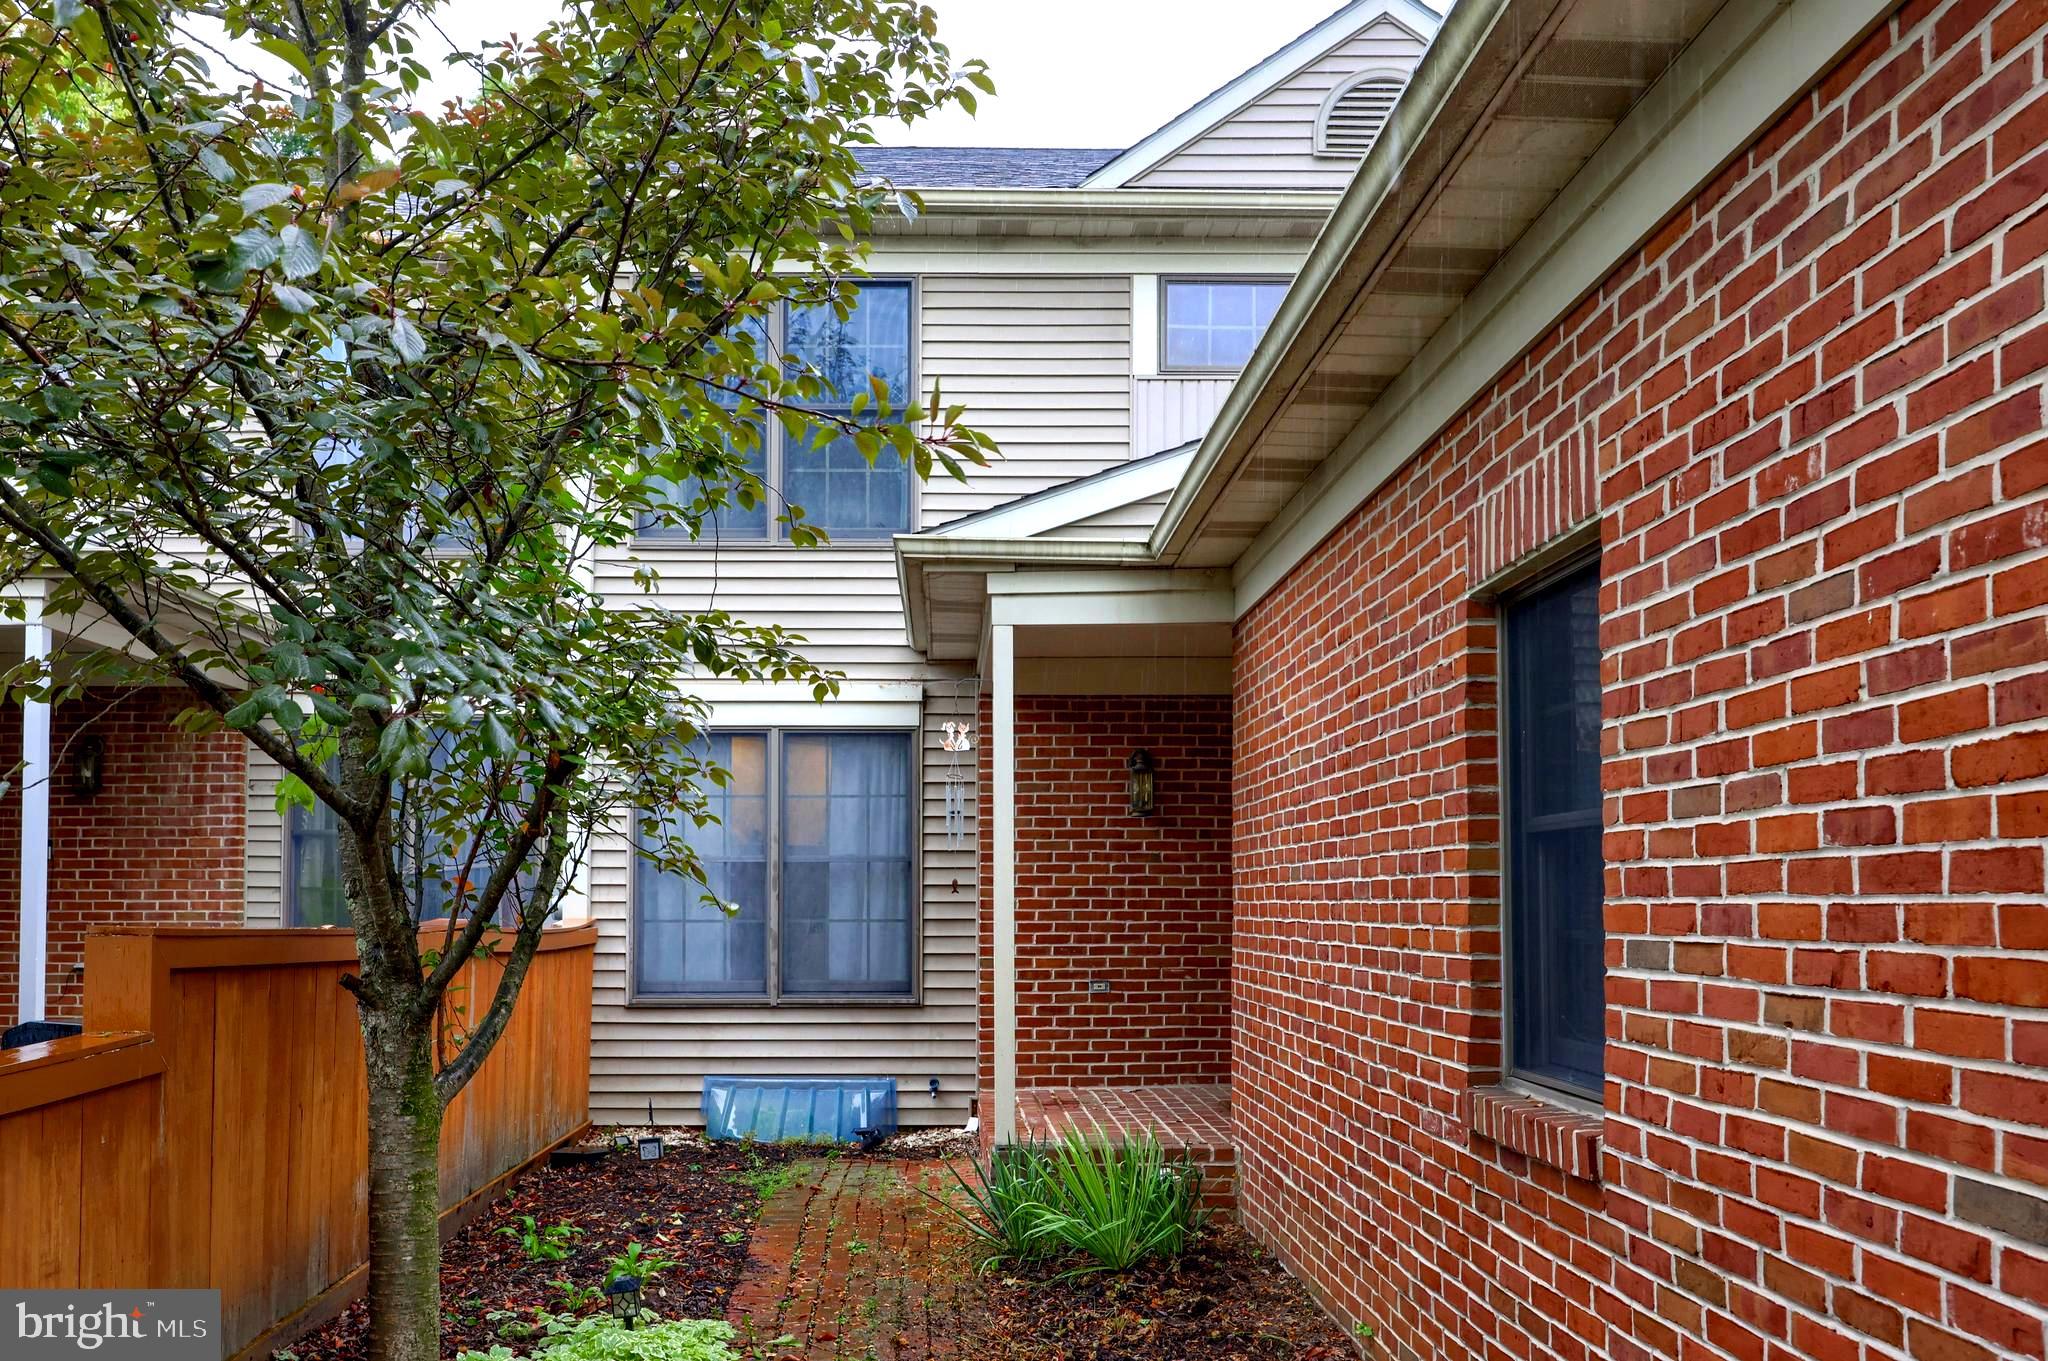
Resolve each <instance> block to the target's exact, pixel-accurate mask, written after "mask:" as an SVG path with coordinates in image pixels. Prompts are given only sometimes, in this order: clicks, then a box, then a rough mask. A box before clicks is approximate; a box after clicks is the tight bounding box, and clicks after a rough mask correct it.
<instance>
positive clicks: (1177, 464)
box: [923, 444, 1195, 542]
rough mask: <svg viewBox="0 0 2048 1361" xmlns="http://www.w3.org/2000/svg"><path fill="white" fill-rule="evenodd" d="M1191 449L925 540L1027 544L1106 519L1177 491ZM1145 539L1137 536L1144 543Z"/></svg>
mask: <svg viewBox="0 0 2048 1361" xmlns="http://www.w3.org/2000/svg"><path fill="white" fill-rule="evenodd" d="M1194 457H1195V446H1194V445H1192V444H1190V445H1189V446H1188V447H1187V448H1185V449H1182V450H1179V451H1177V452H1175V453H1171V454H1163V455H1155V456H1153V457H1151V458H1146V459H1142V460H1140V461H1138V462H1136V463H1131V464H1127V465H1125V466H1124V467H1121V468H1111V469H1110V470H1109V471H1107V472H1101V473H1096V474H1095V475H1094V476H1092V477H1084V478H1081V479H1079V480H1078V481H1074V482H1069V483H1067V484H1066V485H1065V486H1061V487H1055V488H1053V489H1051V490H1050V491H1045V492H1041V493H1039V494H1038V495H1036V496H1028V497H1025V498H1023V499H1022V500H1019V501H1017V502H1014V503H1013V504H1011V505H1008V506H1000V507H998V508H996V509H995V510H990V511H983V512H982V513H981V514H979V515H970V516H967V517H965V518H963V519H959V520H955V521H953V522H952V523H951V524H948V525H942V526H940V527H939V528H937V529H935V530H932V531H931V532H930V533H929V534H926V535H924V536H923V537H925V538H939V539H946V538H955V539H958V538H973V539H1030V538H1035V537H1037V536H1038V535H1040V534H1043V533H1045V532H1046V531H1048V530H1053V529H1059V528H1061V527H1062V526H1065V525H1070V524H1074V523H1076V522H1077V521H1080V520H1087V519H1092V518H1093V517H1095V516H1097V515H1104V514H1107V513H1108V512H1110V511H1112V510H1116V509H1118V508H1119V507H1122V506H1128V505H1130V504H1131V503H1132V502H1133V501H1142V500H1144V499H1145V498H1146V497H1148V496H1158V495H1160V494H1161V493H1163V492H1169V491H1172V490H1173V489H1174V487H1176V486H1178V485H1179V483H1180V479H1181V474H1183V473H1185V472H1186V471H1187V470H1188V464H1190V463H1192V462H1193V461H1194ZM1144 537H1145V535H1144V534H1142V533H1138V534H1135V536H1134V541H1139V542H1142V541H1143V539H1144Z"/></svg>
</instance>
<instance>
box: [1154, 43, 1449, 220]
mask: <svg viewBox="0 0 2048 1361" xmlns="http://www.w3.org/2000/svg"><path fill="white" fill-rule="evenodd" d="M1425 46H1426V44H1425V43H1424V42H1423V40H1422V39H1420V38H1418V37H1416V36H1414V35H1413V34H1411V33H1410V32H1409V31H1408V30H1407V29H1405V28H1403V27H1401V25H1399V24H1397V23H1394V22H1392V21H1391V20H1386V19H1380V20H1376V21H1375V22H1373V23H1371V24H1369V25H1367V26H1366V27H1365V28H1363V29H1361V30H1359V31H1358V32H1357V33H1355V34H1353V35H1352V36H1351V37H1349V38H1347V39H1345V40H1344V41H1343V42H1341V43H1339V44H1337V46H1335V47H1333V48H1331V49H1330V50H1329V51H1328V52H1325V53H1324V54H1323V55H1322V56H1320V57H1318V58H1316V59H1315V60H1314V61H1312V62H1310V63H1308V64H1307V65H1306V66H1304V67H1302V68H1301V69H1300V70H1298V71H1296V72H1295V73H1294V74H1293V75H1291V76H1289V77H1288V78H1287V79H1285V80H1283V81H1281V82H1279V83H1278V84H1277V85H1275V86H1274V87H1273V88H1272V89H1271V90H1268V91H1267V92H1266V93H1265V94H1262V95H1260V96H1259V97H1258V98H1257V99H1255V100H1253V101H1252V102H1251V103H1250V104H1247V105H1246V106H1245V107H1244V108H1242V109H1239V110H1238V111H1237V112H1236V113H1234V114H1232V115H1231V116H1230V117H1228V118H1226V119H1224V120H1223V121H1222V122H1220V123H1218V124H1216V125H1215V126H1214V127H1212V128H1210V129H1209V130H1208V131H1206V132H1204V133H1202V134H1201V135H1200V136H1198V137H1196V138H1195V139H1194V140H1192V141H1190V142H1189V143H1188V144H1187V145H1186V146H1183V147H1181V148H1180V149H1179V150H1178V151H1175V152H1173V153H1172V154H1171V155H1169V156H1167V157H1166V158H1165V159H1163V160H1161V161H1160V162H1159V164H1157V165H1155V166H1153V167H1152V168H1151V169H1150V170H1147V171H1146V172H1145V173H1144V174H1142V175H1138V176H1136V177H1134V178H1133V179H1132V180H1131V182H1130V183H1131V187H1133V188H1138V189H1221V188H1238V189H1244V188H1273V189H1335V190H1341V189H1343V188H1344V187H1345V186H1346V185H1348V184H1349V183H1350V182H1351V176H1352V175H1353V173H1354V172H1356V171H1357V169H1358V164H1359V158H1358V157H1356V156H1318V155H1316V154H1315V150H1314V148H1315V124H1316V114H1317V112H1318V111H1319V110H1320V109H1321V108H1322V106H1323V101H1324V100H1325V99H1327V98H1328V97H1329V94H1330V92H1331V91H1332V90H1334V89H1336V88H1337V86H1338V85H1339V84H1341V83H1343V82H1344V81H1346V80H1348V79H1350V78H1351V77H1352V76H1355V75H1357V74H1359V73H1360V72H1362V71H1367V70H1376V69H1382V68H1385V69H1390V70H1393V71H1399V72H1403V73H1405V72H1410V71H1413V70H1414V69H1415V64H1416V63H1417V62H1418V61H1420V60H1421V59H1422V52H1423V48H1424V47H1425Z"/></svg>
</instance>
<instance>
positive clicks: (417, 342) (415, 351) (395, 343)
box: [391, 315, 427, 364]
mask: <svg viewBox="0 0 2048 1361" xmlns="http://www.w3.org/2000/svg"><path fill="white" fill-rule="evenodd" d="M391 348H392V349H394V350H396V351H398V357H399V358H400V359H403V360H404V361H405V362H406V363H408V364H417V363H419V362H420V360H422V359H425V358H426V357H427V338H426V337H425V336H423V335H421V334H420V329H419V327H417V326H415V325H413V324H412V319H411V318H410V317H407V316H404V315H400V316H396V317H393V318H392V319H391Z"/></svg>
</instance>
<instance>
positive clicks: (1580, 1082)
mask: <svg viewBox="0 0 2048 1361" xmlns="http://www.w3.org/2000/svg"><path fill="white" fill-rule="evenodd" d="M1599 585H1600V576H1599V568H1598V565H1597V564H1592V565H1588V566H1586V567H1584V568H1582V569H1579V570H1577V571H1574V572H1572V573H1571V574H1570V575H1568V576H1566V577H1564V578H1563V579H1561V580H1558V581H1556V582H1554V583H1552V584H1550V585H1547V586H1545V587H1543V588H1542V589H1539V590H1537V591H1535V592H1533V593H1531V594H1529V595H1527V596H1525V597H1523V598H1521V599H1520V600H1517V601H1515V602H1514V603H1513V604H1511V605H1510V606H1509V607H1508V608H1507V610H1506V611H1505V618H1504V620H1503V623H1504V626H1505V638H1504V646H1505V648H1506V661H1507V687H1506V694H1505V697H1504V700H1505V705H1506V721H1507V729H1508V731H1507V741H1506V743H1505V756H1506V760H1507V784H1508V799H1507V807H1506V813H1507V819H1506V821H1507V829H1506V830H1507V839H1508V865H1507V869H1508V880H1507V912H1508V956H1509V958H1508V993H1509V1007H1510V1033H1509V1038H1510V1042H1511V1044H1510V1049H1511V1055H1512V1066H1513V1068H1514V1069H1515V1070H1516V1071H1517V1072H1518V1073H1520V1074H1522V1075H1524V1076H1527V1077H1530V1078H1532V1079H1535V1080H1537V1081H1539V1082H1545V1083H1549V1084H1552V1085H1555V1086H1558V1087H1563V1088H1567V1089H1569V1090H1572V1091H1575V1092H1580V1093H1584V1094H1586V1095H1590V1096H1594V1097H1598V1096H1599V1095H1600V1089H1601V1076H1602V1069H1603V1058H1602V1056H1603V1053H1604V1049H1605V1045H1606V1024H1605V1016H1604V1011H1605V1002H1606V998H1605V986H1606V962H1605V955H1604V951H1605V948H1606V932H1605V926H1604V924H1603V922H1602V919H1601V907H1602V902H1603V898H1604V892H1605V890H1604V886H1603V884H1602V881H1601V862H1600V832H1601V816H1600V608H1599Z"/></svg>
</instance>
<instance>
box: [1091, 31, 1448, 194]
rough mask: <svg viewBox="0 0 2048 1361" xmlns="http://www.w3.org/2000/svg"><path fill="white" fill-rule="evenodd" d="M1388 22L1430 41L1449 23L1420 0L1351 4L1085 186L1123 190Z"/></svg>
mask: <svg viewBox="0 0 2048 1361" xmlns="http://www.w3.org/2000/svg"><path fill="white" fill-rule="evenodd" d="M1382 19H1385V20H1390V21H1392V22H1393V23H1396V24H1399V25H1400V26H1401V27H1402V28H1405V29H1407V30H1408V31H1409V32H1410V33H1412V34H1414V35H1415V36H1416V37H1417V38H1419V39H1421V40H1422V41H1424V42H1428V41H1429V39H1430V38H1431V37H1432V36H1433V35H1434V34H1435V33H1436V31H1437V29H1438V27H1439V26H1441V25H1442V23H1443V16H1442V15H1440V14H1438V13H1437V12H1436V11H1435V10H1432V9H1430V8H1429V7H1428V6H1427V5H1424V4H1422V3H1420V0H1351V3H1349V4H1347V5H1345V6H1344V7H1343V8H1342V9H1340V10H1338V11H1337V12H1336V13H1335V14H1332V15H1331V16H1330V17H1329V18H1327V19H1325V20H1323V21H1322V22H1321V23H1319V24H1317V25H1316V26H1315V27H1314V28H1312V29H1310V30H1309V31H1308V32H1306V33H1304V34H1302V35H1301V36H1300V37H1299V38H1296V39H1295V40H1294V41H1293V42H1291V43H1289V44H1287V46H1285V47H1283V48H1281V49H1280V50H1279V51H1278V52H1275V53H1274V54H1273V55H1272V56H1270V57H1268V58H1266V59H1265V60H1264V61H1262V62H1260V63H1259V64H1258V65H1257V66H1254V67H1252V68H1251V69H1250V70H1249V71H1246V72H1245V73H1244V74H1243V75H1241V76H1239V77H1238V78H1237V79H1235V80H1233V81H1231V82H1230V83H1229V84H1228V85H1225V86H1224V87H1223V88H1222V89H1220V90H1217V91H1216V92H1215V93H1214V94H1211V95H1209V96H1208V97H1207V98H1205V99H1203V100H1202V101H1201V102H1200V103H1198V104H1196V105H1195V106H1194V107H1193V108H1191V109H1189V110H1188V111H1187V112H1185V113H1183V114H1181V115H1180V116H1179V117H1177V118H1175V119H1174V120H1173V121H1172V122H1170V123H1168V124H1167V125H1166V126H1165V127H1163V128H1160V129H1159V130H1158V131H1157V132H1155V133H1153V134H1152V135H1151V136H1149V137H1147V138H1146V139H1145V140H1144V141H1142V142H1139V143H1138V144H1137V145H1136V146H1134V147H1132V148H1131V149H1130V150H1128V151H1126V152H1124V153H1123V154H1122V155H1120V156H1118V157H1117V158H1116V159H1115V160H1113V161H1111V162H1110V163H1109V164H1108V165H1105V166H1103V167H1102V168H1101V169H1099V170H1097V171H1096V172H1095V173H1094V174H1092V175H1090V176H1089V177H1088V178H1087V179H1085V180H1083V181H1081V187H1082V188H1083V189H1120V188H1122V187H1123V186H1124V185H1126V184H1129V183H1130V182H1131V181H1132V180H1134V179H1136V178H1137V177H1138V176H1140V175H1142V174H1144V173H1145V172H1146V171H1148V170H1150V169H1152V168H1153V167H1154V166H1156V165H1158V164H1159V163H1160V162H1161V161H1164V160H1165V159H1166V158H1167V157H1169V156H1171V155H1173V154H1174V153H1175V152H1177V151H1179V150H1180V149H1181V148H1182V147H1184V146H1186V145H1187V144H1188V143H1190V142H1192V141H1194V140H1195V139H1196V138H1197V137H1200V136H1201V135H1202V134H1203V133H1205V132H1207V131H1209V129H1211V128H1213V127H1215V126H1216V125H1217V124H1218V123H1221V122H1222V121H1223V120H1224V119H1226V118H1228V117H1230V116H1231V115H1232V114H1234V113H1236V112H1238V111H1239V110H1240V109H1243V108H1244V107H1245V106H1246V105H1248V104H1250V103H1251V102H1252V101H1253V100H1255V99H1257V98H1258V97H1259V96H1260V95H1262V94H1264V93H1266V92H1267V91H1268V90H1270V89H1272V88H1273V87H1274V86H1275V85H1278V84H1279V83H1280V82H1281V81H1283V80H1285V79H1287V78H1288V77H1289V76H1291V75H1293V74H1294V73H1295V72H1297V71H1299V70H1301V68H1302V67H1304V66H1307V65H1308V64H1309V63H1310V62H1312V61H1314V60H1316V59H1317V58H1318V57H1321V56H1323V55H1324V54H1325V53H1327V52H1329V51H1330V49H1332V48H1334V47H1336V46H1337V45H1338V44H1339V43H1341V42H1343V41H1344V40H1345V39H1347V38H1349V37H1350V36H1351V35H1352V34H1354V33H1357V32H1358V31H1359V30H1360V29H1362V28H1365V27H1367V26H1368V25H1371V24H1375V23H1378V22H1379V21H1381V20H1382Z"/></svg>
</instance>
